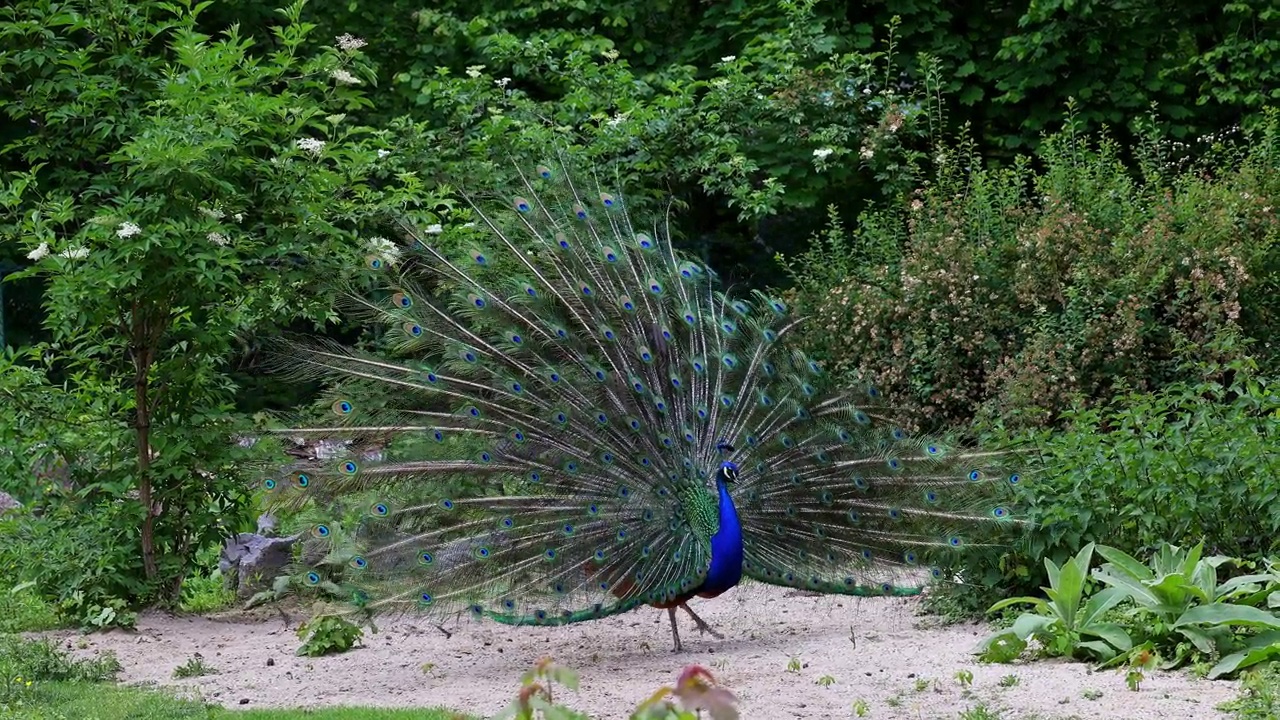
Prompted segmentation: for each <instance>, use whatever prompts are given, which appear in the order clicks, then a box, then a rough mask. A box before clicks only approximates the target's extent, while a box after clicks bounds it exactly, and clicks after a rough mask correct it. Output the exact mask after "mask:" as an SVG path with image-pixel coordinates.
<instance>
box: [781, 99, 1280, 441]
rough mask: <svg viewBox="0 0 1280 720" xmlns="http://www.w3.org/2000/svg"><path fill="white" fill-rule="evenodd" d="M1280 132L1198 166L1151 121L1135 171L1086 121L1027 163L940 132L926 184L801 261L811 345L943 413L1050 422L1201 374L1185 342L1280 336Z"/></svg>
mask: <svg viewBox="0 0 1280 720" xmlns="http://www.w3.org/2000/svg"><path fill="white" fill-rule="evenodd" d="M1278 130H1280V116H1277V115H1275V114H1273V115H1271V116H1270V121H1269V123H1268V124H1267V125H1266V126H1265V128H1264V129H1262V130H1259V131H1258V132H1256V133H1255V134H1253V135H1251V136H1249V137H1248V138H1247V142H1248V147H1247V149H1244V148H1243V147H1242V146H1239V145H1228V144H1223V143H1218V144H1216V145H1211V146H1205V147H1197V148H1196V149H1195V153H1196V155H1195V156H1193V161H1190V162H1183V161H1187V160H1188V158H1187V157H1186V156H1184V155H1180V154H1179V153H1176V152H1174V151H1173V149H1172V147H1171V146H1170V145H1168V144H1167V143H1165V142H1163V141H1160V140H1158V136H1156V135H1155V134H1154V133H1152V138H1151V139H1150V140H1148V142H1147V143H1146V144H1145V145H1144V146H1143V147H1141V148H1138V151H1139V155H1140V160H1139V162H1138V163H1137V165H1136V166H1132V167H1131V166H1127V165H1126V163H1125V162H1123V157H1124V153H1123V152H1122V148H1120V147H1119V146H1117V145H1116V144H1115V143H1112V142H1109V141H1108V140H1106V139H1105V137H1104V138H1101V139H1097V140H1092V141H1091V140H1090V139H1089V138H1086V137H1084V136H1082V135H1081V134H1080V133H1079V132H1078V131H1077V130H1076V129H1075V125H1074V121H1073V120H1072V118H1070V117H1069V118H1068V122H1067V126H1066V128H1065V129H1064V130H1063V131H1061V132H1059V133H1056V134H1054V135H1052V136H1050V137H1048V138H1046V139H1045V141H1044V142H1043V143H1042V145H1041V148H1040V150H1039V151H1038V153H1037V155H1036V157H1035V158H1034V159H1033V158H1027V157H1023V158H1020V159H1019V160H1018V161H1017V162H1016V163H1014V164H1013V165H1012V166H1011V167H1004V168H994V167H986V166H984V165H983V163H982V161H981V159H980V158H979V157H978V156H977V155H976V154H975V151H974V149H973V147H972V146H971V145H968V144H965V143H960V144H958V145H956V146H951V147H947V146H944V147H940V148H938V149H937V151H936V157H935V161H936V162H937V163H938V164H939V170H938V173H937V175H936V177H934V178H933V179H932V180H931V181H930V182H929V183H927V184H925V185H924V186H923V187H922V188H920V190H919V191H918V192H917V193H915V194H914V195H913V196H906V197H903V198H902V199H901V200H899V201H897V202H895V203H894V204H892V205H889V206H885V207H881V208H878V209H875V210H873V211H869V212H867V213H865V214H864V215H863V216H862V218H861V220H860V222H859V225H858V227H857V228H856V230H854V231H852V232H846V231H845V230H844V229H843V227H842V226H841V225H840V224H839V223H837V222H833V223H832V226H831V229H830V230H829V231H828V232H827V233H826V236H825V237H824V238H821V239H820V240H819V242H818V243H817V244H816V245H815V247H813V248H812V249H811V250H810V251H809V252H807V253H806V254H804V255H801V256H799V257H796V258H792V259H791V262H790V267H791V271H792V275H793V278H794V280H795V281H796V283H797V289H796V292H795V299H796V303H797V305H798V306H799V307H800V308H801V309H802V310H804V311H806V312H807V313H808V314H810V316H811V318H812V319H811V320H810V321H809V322H808V323H807V324H806V326H805V329H804V332H806V333H807V337H808V340H809V344H810V346H811V348H812V350H813V351H814V353H815V354H817V355H820V356H821V357H822V358H823V359H824V360H825V362H826V363H827V366H828V368H830V369H831V371H833V372H835V373H837V374H838V375H840V376H842V377H844V378H845V379H846V380H847V381H848V382H850V383H864V382H874V383H876V384H877V385H878V386H879V387H880V389H881V390H882V391H883V392H884V393H885V395H886V397H887V399H888V402H890V403H893V404H896V405H901V406H908V407H914V408H919V409H920V411H921V420H922V422H923V423H924V424H926V425H930V426H933V427H938V426H945V425H950V424H954V423H967V422H969V421H970V420H971V419H972V418H974V417H975V416H977V417H985V418H987V419H996V418H999V419H1000V420H1001V421H1002V422H1004V423H1006V424H1020V425H1023V426H1028V425H1029V426H1035V425H1044V424H1051V423H1054V422H1055V421H1056V420H1057V419H1058V416H1059V414H1060V412H1061V411H1063V410H1065V409H1067V408H1069V407H1070V406H1071V405H1072V404H1073V403H1074V401H1075V399H1076V398H1079V397H1085V398H1090V399H1105V398H1107V397H1110V395H1111V394H1112V392H1113V387H1114V386H1116V385H1118V384H1120V385H1126V386H1127V387H1129V388H1131V389H1134V390H1155V389H1159V388H1161V387H1163V386H1164V385H1166V384H1168V383H1170V382H1173V381H1176V380H1179V379H1185V378H1186V377H1188V376H1187V375H1186V374H1185V373H1184V372H1182V368H1181V366H1180V362H1181V359H1182V356H1184V355H1185V353H1182V352H1180V348H1183V347H1188V348H1191V349H1193V351H1194V348H1195V346H1197V345H1204V344H1205V343H1207V342H1209V341H1210V340H1211V339H1213V338H1214V337H1215V336H1217V335H1218V334H1220V333H1222V332H1236V333H1239V334H1242V335H1243V336H1244V337H1248V338H1254V339H1258V340H1270V338H1273V337H1275V336H1276V335H1277V333H1278V332H1280V292H1277V280H1276V278H1277V277H1278V276H1277V274H1276V270H1277V268H1280V243H1278V242H1277V239H1280V172H1278V171H1280V132H1278ZM1220 349H1224V350H1228V351H1232V352H1235V351H1238V350H1239V348H1220ZM1256 351H1257V352H1258V353H1260V356H1261V357H1262V358H1263V360H1264V361H1267V360H1268V359H1269V358H1272V357H1275V356H1276V353H1275V348H1273V347H1271V346H1270V344H1268V345H1266V346H1260V347H1258V348H1257V349H1256ZM1196 352H1198V351H1196ZM1228 357H1239V353H1238V352H1235V354H1232V355H1229V356H1228Z"/></svg>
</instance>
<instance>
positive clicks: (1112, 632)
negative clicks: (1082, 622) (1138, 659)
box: [1080, 623, 1133, 652]
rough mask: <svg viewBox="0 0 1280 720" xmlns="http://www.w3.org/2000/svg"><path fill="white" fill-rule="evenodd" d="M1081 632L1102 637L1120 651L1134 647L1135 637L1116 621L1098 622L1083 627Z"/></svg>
mask: <svg viewBox="0 0 1280 720" xmlns="http://www.w3.org/2000/svg"><path fill="white" fill-rule="evenodd" d="M1080 634H1081V635H1092V636H1094V637H1097V638H1101V639H1103V640H1105V641H1106V642H1107V644H1109V645H1111V646H1112V647H1114V648H1115V649H1116V650H1119V651H1120V652H1126V651H1128V650H1129V648H1131V647H1133V639H1132V638H1130V637H1129V633H1128V632H1127V631H1125V629H1124V628H1122V627H1120V626H1119V625H1116V624H1115V623H1097V624H1095V625H1091V626H1090V627H1087V628H1081V629H1080Z"/></svg>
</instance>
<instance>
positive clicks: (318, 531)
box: [311, 525, 329, 538]
mask: <svg viewBox="0 0 1280 720" xmlns="http://www.w3.org/2000/svg"><path fill="white" fill-rule="evenodd" d="M311 534H312V535H313V536H315V537H318V538H327V537H329V526H328V525H316V526H315V527H314V528H311Z"/></svg>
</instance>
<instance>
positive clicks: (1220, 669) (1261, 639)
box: [1206, 632, 1280, 680]
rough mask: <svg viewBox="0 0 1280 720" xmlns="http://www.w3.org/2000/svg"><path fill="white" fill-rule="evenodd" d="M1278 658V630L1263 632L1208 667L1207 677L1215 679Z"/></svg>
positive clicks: (1279, 641) (1279, 645)
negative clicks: (1247, 643)
mask: <svg viewBox="0 0 1280 720" xmlns="http://www.w3.org/2000/svg"><path fill="white" fill-rule="evenodd" d="M1275 659H1280V632H1269V633H1263V634H1262V635H1259V636H1257V637H1256V638H1254V639H1253V642H1251V643H1249V645H1247V646H1246V647H1245V648H1244V649H1243V650H1240V651H1238V652H1234V653H1231V654H1230V655H1226V656H1224V657H1223V658H1222V659H1221V660H1219V661H1218V664H1217V665H1214V666H1213V667H1212V668H1210V669H1209V672H1208V674H1207V675H1206V677H1208V678H1209V679H1210V680H1216V679H1218V678H1220V677H1223V676H1226V675H1231V674H1233V673H1235V672H1238V671H1240V670H1243V669H1245V668H1247V667H1252V666H1254V665H1257V664H1258V663H1261V662H1266V661H1268V660H1275Z"/></svg>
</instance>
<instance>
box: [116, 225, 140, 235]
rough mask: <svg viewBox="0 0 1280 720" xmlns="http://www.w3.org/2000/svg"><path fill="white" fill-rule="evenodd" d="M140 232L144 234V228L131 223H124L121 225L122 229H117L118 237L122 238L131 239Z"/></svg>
mask: <svg viewBox="0 0 1280 720" xmlns="http://www.w3.org/2000/svg"><path fill="white" fill-rule="evenodd" d="M140 232H142V228H140V227H138V226H137V225H135V224H133V223H131V222H122V223H120V227H119V228H117V229H116V236H118V237H121V238H131V237H133V236H134V235H137V234H138V233H140Z"/></svg>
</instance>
